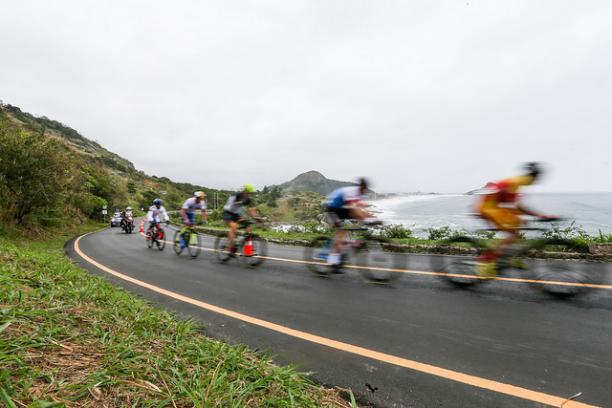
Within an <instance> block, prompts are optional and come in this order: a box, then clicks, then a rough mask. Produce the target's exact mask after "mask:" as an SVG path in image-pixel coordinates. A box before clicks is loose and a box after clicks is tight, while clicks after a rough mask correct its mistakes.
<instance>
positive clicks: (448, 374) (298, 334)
mask: <svg viewBox="0 0 612 408" xmlns="http://www.w3.org/2000/svg"><path fill="white" fill-rule="evenodd" d="M87 235H89V234H85V235H81V236H80V237H78V238H77V239H76V240H75V241H74V250H75V252H76V253H77V254H79V256H80V257H81V258H83V259H84V260H85V261H87V262H89V263H90V264H92V265H94V266H95V267H97V268H98V269H100V270H103V271H104V272H106V273H108V274H110V275H113V276H115V277H117V278H120V279H122V280H125V281H126V282H130V283H132V284H134V285H138V286H140V287H143V288H146V289H149V290H151V291H153V292H156V293H159V294H162V295H164V296H168V297H170V298H172V299H175V300H179V301H181V302H185V303H188V304H190V305H193V306H196V307H199V308H201V309H205V310H208V311H211V312H214V313H217V314H221V315H224V316H227V317H231V318H233V319H237V320H240V321H243V322H246V323H250V324H253V325H255V326H259V327H263V328H266V329H268V330H272V331H275V332H278V333H282V334H285V335H287V336H291V337H295V338H298V339H301V340H305V341H309V342H312V343H315V344H319V345H322V346H326V347H329V348H333V349H336V350H340V351H344V352H347V353H351V354H355V355H358V356H361V357H366V358H369V359H372V360H378V361H381V362H384V363H388V364H392V365H396V366H399V367H404V368H408V369H410V370H414V371H418V372H421V373H425V374H430V375H433V376H436V377H440V378H445V379H448V380H451V381H456V382H460V383H463V384H467V385H471V386H474V387H478V388H482V389H485V390H489V391H494V392H497V393H500V394H505V395H509V396H512V397H516V398H521V399H525V400H529V401H534V402H538V403H541V404H546V405H550V406H553V407H563V408H596V406H595V405H589V404H585V403H582V402H577V401H574V400H568V399H567V398H563V397H559V396H555V395H550V394H545V393H543V392H539V391H533V390H530V389H527V388H522V387H517V386H514V385H510V384H505V383H502V382H498V381H494V380H489V379H486V378H482V377H477V376H474V375H470V374H464V373H461V372H458V371H453V370H448V369H446V368H442V367H437V366H434V365H431V364H426V363H420V362H418V361H414V360H409V359H406V358H402V357H398V356H394V355H391V354H386V353H382V352H379V351H375V350H371V349H367V348H364V347H360V346H356V345H353V344H350V343H344V342H341V341H337V340H333V339H329V338H326V337H322V336H318V335H316V334H311V333H307V332H303V331H300V330H296V329H292V328H290V327H286V326H282V325H280V324H277V323H272V322H269V321H267V320H263V319H259V318H257V317H252V316H249V315H245V314H242V313H239V312H235V311H233V310H229V309H225V308H223V307H219V306H215V305H212V304H210V303H206V302H202V301H200V300H197V299H193V298H190V297H188V296H184V295H181V294H179V293H176V292H172V291H169V290H167V289H163V288H161V287H159V286H155V285H152V284H150V283H147V282H144V281H141V280H139V279H136V278H133V277H131V276H128V275H125V274H123V273H121V272H118V271H116V270H114V269H111V268H109V267H107V266H105V265H103V264H101V263H99V262H98V261H96V260H94V259H92V258H90V257H89V256H88V255H86V254H85V253H84V252H83V251H82V250H81V248H80V245H79V244H80V241H81V238H83V237H85V236H87Z"/></svg>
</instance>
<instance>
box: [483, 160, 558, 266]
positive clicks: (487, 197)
mask: <svg viewBox="0 0 612 408" xmlns="http://www.w3.org/2000/svg"><path fill="white" fill-rule="evenodd" d="M541 175H542V166H541V165H540V164H539V163H536V162H530V163H526V164H525V165H524V173H523V174H522V175H520V176H517V177H511V178H507V179H503V180H500V181H497V182H491V183H488V184H487V185H486V186H485V190H484V191H485V193H484V196H483V197H482V199H481V200H480V201H479V203H478V205H477V212H478V214H479V215H480V217H482V218H483V219H485V220H487V221H489V222H491V223H492V224H493V225H495V227H496V228H499V229H500V230H501V231H503V232H504V233H506V234H507V236H506V238H504V239H503V240H501V241H499V242H498V243H497V244H496V245H495V246H494V247H493V248H492V250H491V251H487V252H485V253H484V254H482V255H481V256H480V258H479V262H478V264H477V270H476V272H477V273H478V274H479V275H481V276H484V277H493V276H495V275H496V274H497V271H496V270H495V261H496V260H497V258H498V257H499V256H500V255H501V254H502V252H503V251H504V249H505V248H508V247H509V246H511V245H512V244H514V243H515V242H516V241H518V240H519V239H520V238H521V235H520V228H521V226H522V225H523V222H522V220H521V215H531V216H533V217H538V218H540V219H546V220H553V219H556V218H558V217H553V216H550V215H544V214H541V213H539V212H536V211H533V210H531V209H529V208H526V207H525V206H524V205H523V204H522V203H520V201H519V199H520V197H521V196H520V194H519V190H520V189H521V188H522V187H524V186H529V185H532V184H534V183H535V182H536V181H537V180H538V179H539V177H540V176H541Z"/></svg>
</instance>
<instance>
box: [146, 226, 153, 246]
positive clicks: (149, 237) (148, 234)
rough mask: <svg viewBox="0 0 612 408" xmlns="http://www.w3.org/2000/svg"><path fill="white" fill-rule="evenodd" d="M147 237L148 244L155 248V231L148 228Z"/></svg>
mask: <svg viewBox="0 0 612 408" xmlns="http://www.w3.org/2000/svg"><path fill="white" fill-rule="evenodd" d="M145 239H146V240H147V246H148V247H149V248H153V242H154V241H155V236H154V232H153V231H152V230H151V229H148V230H147V233H146V234H145Z"/></svg>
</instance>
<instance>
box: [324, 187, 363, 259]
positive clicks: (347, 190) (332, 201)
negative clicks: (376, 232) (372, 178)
mask: <svg viewBox="0 0 612 408" xmlns="http://www.w3.org/2000/svg"><path fill="white" fill-rule="evenodd" d="M367 191H368V181H367V180H366V179H365V178H360V179H359V181H358V183H357V185H355V186H346V187H340V188H338V189H336V190H334V191H332V192H331V193H330V194H329V196H328V197H327V203H326V207H327V208H326V209H327V222H328V223H329V225H330V226H331V227H332V228H334V229H335V231H336V232H335V235H336V238H335V239H334V246H333V248H332V252H331V253H330V254H329V256H328V257H327V263H328V264H329V265H332V266H335V265H339V264H340V260H341V258H340V253H341V252H342V244H343V243H344V242H345V241H346V239H347V235H348V232H347V231H344V230H342V229H341V227H342V225H343V224H344V221H345V220H349V219H353V220H365V219H367V218H370V217H372V214H371V213H370V212H368V211H366V210H365V208H366V207H369V205H368V204H366V203H364V202H363V200H364V198H365V194H366V193H367Z"/></svg>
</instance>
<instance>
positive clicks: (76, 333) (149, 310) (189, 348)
mask: <svg viewBox="0 0 612 408" xmlns="http://www.w3.org/2000/svg"><path fill="white" fill-rule="evenodd" d="M97 227H99V224H87V225H86V226H85V229H93V228H97ZM80 231H83V227H81V228H80ZM76 232H77V231H76V230H65V231H63V232H61V231H57V230H55V231H47V234H48V235H54V236H55V238H54V239H51V240H49V239H47V240H33V239H27V238H24V237H23V234H22V233H20V232H17V231H15V230H10V231H8V230H6V228H5V229H4V231H3V232H0V287H1V288H2V290H1V291H0V405H4V406H6V407H9V408H17V407H26V406H27V407H39V408H40V407H51V406H58V407H59V406H67V407H70V406H105V407H120V406H121V407H123V406H139V407H147V406H151V407H153V406H155V407H159V406H170V407H213V406H235V407H262V406H274V407H322V406H323V407H325V406H328V407H349V406H350V404H349V403H348V402H346V401H344V400H343V399H342V398H341V397H340V394H339V392H338V391H337V390H330V389H324V388H322V387H320V386H317V385H315V384H313V383H312V382H311V381H310V380H308V378H307V376H306V375H304V374H301V373H299V372H297V371H295V370H294V369H293V368H291V367H279V366H276V365H274V364H273V363H272V362H271V361H270V359H269V357H267V356H265V355H261V354H258V353H254V352H252V351H250V350H248V349H247V348H246V347H244V346H240V345H237V346H230V345H228V344H226V343H223V342H219V341H215V340H211V339H209V338H206V337H205V336H204V335H203V334H202V330H204V332H205V328H204V329H202V327H201V326H200V325H199V324H197V323H196V322H195V321H193V320H181V319H177V318H175V317H174V316H173V315H171V314H170V313H168V312H166V311H163V310H160V309H157V308H154V307H152V306H151V305H149V304H148V303H147V302H145V301H143V300H140V299H138V298H137V297H136V296H134V295H132V294H130V293H129V292H127V291H125V290H122V289H119V288H117V287H115V286H113V285H111V284H110V283H108V282H107V281H106V280H104V279H102V278H99V277H96V276H92V275H90V274H89V273H87V272H85V271H84V270H82V269H80V268H79V267H78V266H76V265H74V264H72V263H71V262H70V261H69V260H68V259H67V258H66V257H65V256H64V254H63V244H64V242H65V241H66V240H67V239H68V238H69V237H71V236H73V235H74V234H76Z"/></svg>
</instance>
